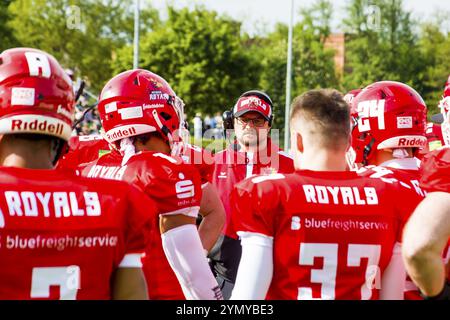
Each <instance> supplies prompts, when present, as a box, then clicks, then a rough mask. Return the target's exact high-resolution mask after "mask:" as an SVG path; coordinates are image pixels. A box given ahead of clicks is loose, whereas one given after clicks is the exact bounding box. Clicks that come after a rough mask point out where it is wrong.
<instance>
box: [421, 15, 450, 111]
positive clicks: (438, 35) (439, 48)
mask: <svg viewBox="0 0 450 320" xmlns="http://www.w3.org/2000/svg"><path fill="white" fill-rule="evenodd" d="M440 25H441V23H440V22H439V21H433V22H428V23H425V24H423V25H422V30H421V38H420V48H421V54H422V55H423V56H424V57H425V59H426V60H425V65H426V69H425V71H424V72H423V74H422V81H423V84H422V87H423V97H424V99H425V101H426V102H427V106H428V114H429V115H432V114H435V113H437V112H439V110H437V105H438V102H439V100H441V98H442V92H443V90H444V85H445V81H446V80H447V78H448V76H449V75H450V34H449V33H448V32H447V33H444V32H443V31H441V30H440V28H439V27H440Z"/></svg>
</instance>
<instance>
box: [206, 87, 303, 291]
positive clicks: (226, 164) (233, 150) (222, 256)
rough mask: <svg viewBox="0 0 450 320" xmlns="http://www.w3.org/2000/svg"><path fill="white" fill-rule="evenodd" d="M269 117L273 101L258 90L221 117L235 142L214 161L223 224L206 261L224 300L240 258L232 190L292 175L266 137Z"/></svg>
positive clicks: (284, 157) (288, 159)
mask: <svg viewBox="0 0 450 320" xmlns="http://www.w3.org/2000/svg"><path fill="white" fill-rule="evenodd" d="M272 114H273V103H272V100H271V99H270V97H269V96H268V95H267V94H266V93H264V92H261V91H257V90H251V91H247V92H245V93H243V94H242V95H241V96H240V97H239V99H238V100H237V102H236V104H235V106H234V107H233V109H232V110H230V111H226V112H225V113H224V126H225V129H226V130H227V131H230V130H232V131H233V132H234V133H235V135H236V139H235V141H233V143H231V144H230V145H229V146H228V147H227V148H226V149H225V150H223V151H221V152H218V153H216V154H215V157H214V158H215V168H214V175H213V184H214V185H215V186H216V188H217V190H218V192H219V195H220V200H221V201H222V203H223V205H224V207H225V212H226V222H225V226H224V228H223V233H222V234H221V236H220V238H219V240H218V241H217V243H216V244H215V245H214V248H213V249H212V250H211V252H210V255H209V258H210V264H211V268H212V269H213V270H214V272H215V273H216V278H217V281H218V282H219V285H220V287H221V289H222V292H223V295H224V298H225V299H229V297H230V296H231V291H232V289H233V286H234V282H235V280H236V273H237V268H238V265H239V259H240V256H241V245H240V242H239V239H238V236H237V234H236V232H235V231H234V230H233V228H232V226H231V225H230V223H229V222H230V219H231V200H230V194H231V190H232V189H233V188H234V186H235V185H236V183H238V182H239V181H242V180H244V179H245V178H248V177H250V176H253V175H256V174H269V173H276V172H281V173H290V172H293V171H294V166H293V161H292V158H291V157H290V156H289V155H288V154H287V153H285V152H284V151H283V150H281V149H280V148H279V147H278V146H277V145H276V144H275V143H274V142H273V141H272V139H271V138H270V137H269V136H268V133H269V130H270V129H271V127H272V121H273V116H272Z"/></svg>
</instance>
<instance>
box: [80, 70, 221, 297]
mask: <svg viewBox="0 0 450 320" xmlns="http://www.w3.org/2000/svg"><path fill="white" fill-rule="evenodd" d="M180 103H182V101H181V100H180V99H179V98H178V97H177V96H176V95H175V93H174V92H173V90H172V88H171V87H170V85H169V84H168V83H167V82H166V81H165V80H164V79H163V78H161V77H160V76H158V75H156V74H154V73H152V72H150V71H147V70H140V69H136V70H130V71H125V72H122V73H121V74H119V75H117V76H115V77H114V78H112V79H111V80H110V81H108V83H107V84H106V85H105V87H104V88H103V90H102V92H101V94H100V99H99V104H98V108H99V113H100V118H101V122H102V126H103V129H104V131H105V133H104V136H105V138H106V139H107V140H108V142H109V143H110V144H114V145H115V149H117V150H120V152H119V151H113V152H111V153H109V154H106V155H104V156H102V157H101V158H99V159H98V160H96V161H94V162H93V163H91V164H89V165H88V166H86V167H85V168H84V169H83V170H82V174H83V175H85V176H88V177H102V178H109V179H117V180H125V181H127V182H129V183H131V184H133V185H136V186H138V187H139V188H140V189H142V190H143V191H145V193H146V194H148V195H149V196H150V197H151V198H153V199H154V200H155V202H156V203H157V205H158V211H159V218H158V220H159V221H158V222H159V226H160V232H158V231H157V232H154V234H153V240H154V242H153V244H152V246H151V247H149V248H148V249H147V251H146V256H145V258H144V259H143V266H144V272H145V275H146V278H147V280H148V282H149V283H150V282H151V283H152V285H151V286H149V297H150V299H184V298H187V299H220V298H221V293H220V289H219V288H218V286H217V282H216V281H215V279H214V277H213V275H212V273H211V270H210V269H209V265H208V262H207V259H206V253H205V250H204V249H205V248H204V246H203V244H202V242H201V239H200V237H199V233H198V231H197V228H196V225H195V222H196V218H197V215H198V212H199V204H200V198H201V183H200V176H199V174H198V171H197V170H196V168H195V167H194V166H192V165H190V164H185V163H184V162H183V160H182V159H181V158H180V157H177V156H171V155H170V154H171V152H172V150H173V149H176V148H178V147H179V143H180V142H181V139H180V135H179V129H180V127H181V125H182V120H181V118H180V117H181V115H180V114H179V113H178V111H179V110H181V107H180V106H177V104H180ZM207 220H208V219H205V220H204V221H203V223H206V221H207ZM169 264H170V265H169ZM177 279H178V280H177ZM180 285H181V287H180Z"/></svg>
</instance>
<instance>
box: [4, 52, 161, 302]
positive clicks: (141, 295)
mask: <svg viewBox="0 0 450 320" xmlns="http://www.w3.org/2000/svg"><path fill="white" fill-rule="evenodd" d="M73 113H74V95H73V90H72V82H71V81H70V79H69V78H68V76H67V75H66V73H65V72H64V70H63V69H62V68H61V66H60V65H59V63H58V62H57V61H56V60H55V58H54V57H52V56H51V55H49V54H47V53H45V52H43V51H40V50H36V49H31V48H15V49H9V50H6V51H4V52H2V53H1V54H0V164H1V165H2V168H0V179H1V181H2V183H1V185H0V260H1V261H2V263H1V265H0V283H1V286H0V299H58V298H59V299H111V298H115V299H145V298H147V289H146V282H145V278H144V275H143V272H142V263H141V255H142V254H143V253H144V250H145V248H146V246H147V245H148V239H150V234H151V225H152V220H153V219H154V218H153V217H152V215H153V216H156V214H157V213H156V206H155V204H154V203H153V201H152V200H150V199H149V198H148V197H147V196H145V194H143V193H142V192H140V191H139V190H137V189H136V188H134V187H132V186H130V185H128V184H126V183H123V182H119V181H111V182H104V181H99V180H98V179H96V180H95V181H92V180H90V179H86V178H82V177H78V176H76V175H74V174H72V173H71V172H65V171H62V170H60V171H57V170H51V169H52V168H53V164H54V163H55V162H56V161H57V159H58V157H59V156H60V154H61V150H62V148H63V147H64V144H65V143H66V142H67V140H68V139H69V137H70V132H71V125H72V119H73ZM144 208H145V210H144Z"/></svg>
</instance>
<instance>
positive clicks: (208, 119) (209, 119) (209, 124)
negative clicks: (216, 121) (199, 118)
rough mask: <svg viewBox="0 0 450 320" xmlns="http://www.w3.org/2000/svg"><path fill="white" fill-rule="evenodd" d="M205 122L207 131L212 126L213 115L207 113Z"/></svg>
mask: <svg viewBox="0 0 450 320" xmlns="http://www.w3.org/2000/svg"><path fill="white" fill-rule="evenodd" d="M203 123H204V127H203V128H204V130H205V131H206V130H209V129H211V128H212V123H211V117H210V116H209V115H207V116H206V117H205V119H204V120H203Z"/></svg>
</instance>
